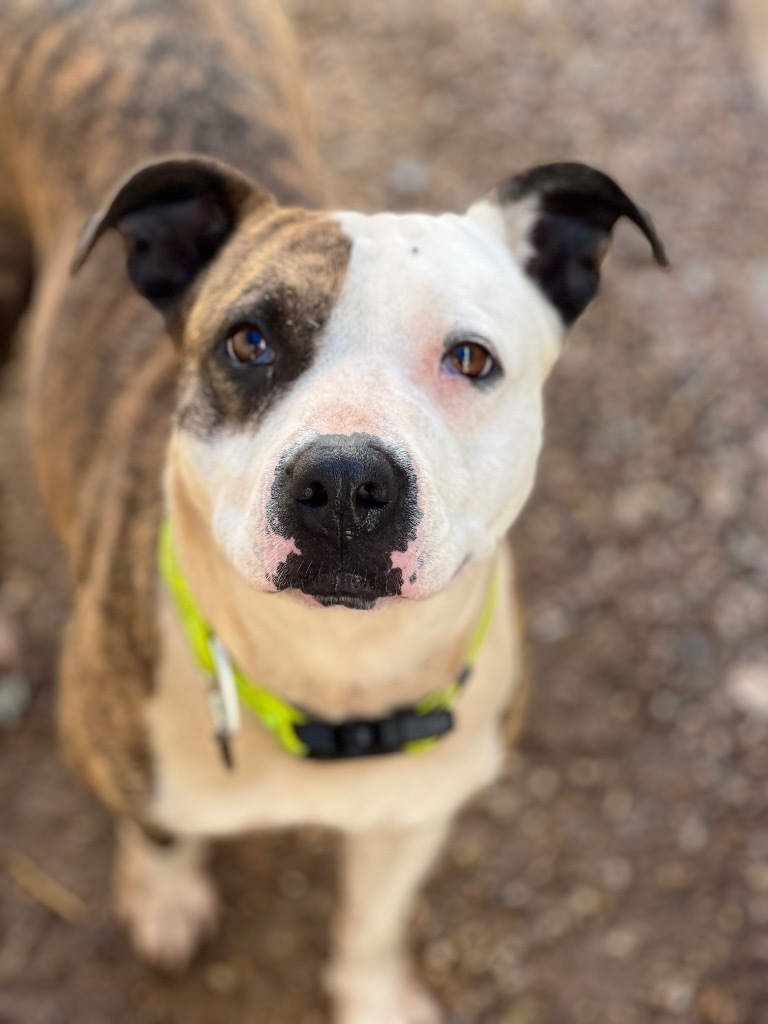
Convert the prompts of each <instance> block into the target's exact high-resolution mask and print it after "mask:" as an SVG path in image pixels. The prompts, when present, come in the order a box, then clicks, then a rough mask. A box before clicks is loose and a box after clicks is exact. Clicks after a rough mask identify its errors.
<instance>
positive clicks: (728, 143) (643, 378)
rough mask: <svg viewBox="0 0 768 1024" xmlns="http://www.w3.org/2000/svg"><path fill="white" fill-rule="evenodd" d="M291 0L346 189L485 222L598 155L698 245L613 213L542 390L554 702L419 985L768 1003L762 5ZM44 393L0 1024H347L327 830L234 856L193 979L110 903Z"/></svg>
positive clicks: (332, 179)
mask: <svg viewBox="0 0 768 1024" xmlns="http://www.w3.org/2000/svg"><path fill="white" fill-rule="evenodd" d="M288 7H289V11H290V13H291V15H292V17H293V19H294V22H295V25H296V28H297V31H298V34H299V36H300V39H301V42H302V46H303V51H304V56H305V64H306V71H307V77H308V81H309V88H310V94H311V98H312V104H313V108H314V111H315V116H316V124H317V132H318V137H319V142H320V149H321V153H322V156H323V161H324V164H325V166H326V168H327V173H328V181H329V184H330V186H331V188H332V193H333V195H334V197H335V200H336V205H337V206H339V207H343V208H351V207H357V208H362V209H365V210H374V209H381V208H394V209H398V210H410V209H428V210H444V209H450V210H461V209H463V208H464V207H466V206H467V205H468V204H469V203H471V202H472V201H473V200H474V199H476V198H477V197H478V196H479V195H481V194H482V193H483V192H484V191H485V190H486V189H487V188H488V187H489V186H490V185H492V184H493V183H494V182H495V181H497V180H498V179H499V178H502V177H504V176H505V175H506V174H508V173H510V172H512V171H514V170H518V169H520V168H523V167H525V166H526V165H529V164H532V163H540V162H544V161H548V160H554V159H579V160H583V161H586V162H588V163H591V164H594V165H595V166H597V167H600V168H601V169H603V170H606V171H607V172H609V173H610V174H611V175H613V176H614V177H616V178H617V180H618V181H619V182H620V183H621V184H622V185H623V186H624V187H625V188H626V189H627V191H628V192H629V193H630V194H631V195H632V196H633V198H635V199H636V200H638V201H639V202H640V203H641V204H642V205H644V206H646V207H647V208H648V209H649V210H650V211H651V212H652V214H653V217H654V219H655V221H656V224H657V226H658V228H659V231H660V233H661V235H662V237H663V238H664V240H665V242H666V244H667V247H668V251H669V254H670V257H671V260H672V270H671V272H669V273H666V274H665V273H662V272H660V271H658V270H657V269H655V268H654V267H653V266H652V265H651V263H650V258H649V255H648V252H647V249H646V247H645V244H644V242H643V241H642V239H641V238H640V237H639V236H637V237H636V235H635V233H634V232H633V231H632V230H631V228H629V227H626V226H623V227H619V228H618V229H617V231H616V238H615V245H614V248H613V255H612V257H611V258H610V259H609V261H608V263H607V265H606V268H605V272H604V275H603V284H602V289H601V295H600V297H599V299H598V301H597V302H596V303H595V305H594V306H593V307H592V308H591V309H590V310H589V311H588V312H587V314H586V315H585V316H584V318H583V320H582V321H580V322H579V324H577V326H576V328H575V329H574V330H573V332H572V335H571V337H570V340H569V342H568V345H567V348H566V351H565V354H564V356H563V358H562V360H561V361H560V364H559V365H558V367H557V368H556V370H555V372H554V375H553V378H552V380H551V382H550V385H549V387H548V390H547V405H548V410H549V413H548V420H547V439H546V446H545V451H544V456H543V459H542V463H541V469H540V474H539V480H538V485H537V488H536V492H535V495H534V498H533V499H532V501H531V503H530V505H529V507H528V509H527V511H526V512H525V513H524V515H523V517H522V520H521V522H520V523H519V525H518V527H517V528H516V530H515V540H516V547H517V551H518V559H519V565H520V571H521V575H522V580H523V589H524V594H525V598H526V603H527V607H528V617H529V642H530V653H531V672H532V676H533V681H534V699H533V707H532V712H531V715H530V717H529V720H528V724H527V727H526V730H525V733H524V736H523V739H522V742H521V744H520V746H519V748H518V749H517V750H516V751H515V752H514V753H513V754H512V755H511V757H510V760H509V765H508V768H507V770H506V773H505V776H504V778H503V780H502V781H501V782H499V783H498V784H497V785H496V786H494V787H493V788H492V789H491V790H490V791H488V792H487V793H486V794H484V795H483V796H481V797H480V798H478V799H476V800H475V801H474V802H473V803H472V804H471V806H470V807H468V808H467V810H466V812H465V813H464V814H463V816H462V817H461V819H460V821H459V822H458V824H457V828H456V830H455V832H454V836H453V839H452V841H451V843H450V845H449V847H448V849H447V851H446V855H445V858H444V860H443V862H442V865H441V867H440V868H439V870H438V871H437V873H436V875H435V877H434V880H433V881H432V883H431V884H430V886H429V888H428V890H427V892H426V893H425V895H424V896H423V898H422V899H421V900H420V901H419V904H418V908H417V913H416V919H415V927H414V933H413V934H414V938H415V944H416V948H417V952H418V956H419V958H420V961H421V963H422V965H423V969H424V972H425V974H426V976H427V978H428V980H429V982H430V983H431V984H432V985H433V987H434V988H435V990H436V992H437V993H438V995H439V996H440V998H441V1000H442V1002H443V1003H444V1004H445V1005H446V1007H447V1008H448V1011H449V1012H448V1019H449V1022H450V1024H651V1022H653V1024H674V1022H691V1024H699V1022H701V1024H768V800H767V794H766V780H767V779H768V742H767V740H768V516H767V515H766V510H768V403H767V402H766V395H767V394H768V345H766V343H765V341H764V335H765V332H766V328H768V26H766V24H765V22H766V19H767V16H766V9H768V5H765V0H738V2H737V0H733V3H730V2H729V0H679V2H677V3H675V4H670V3H668V2H667V0H664V2H662V0H419V2H418V3H415V2H413V0H381V2H379V3H377V4H361V3H355V2H354V0H324V2H322V3H320V2H315V0H290V2H289V4H288ZM761 89H762V92H761ZM21 392H22V385H21V383H20V379H19V375H18V373H17V374H16V375H13V376H11V377H10V378H8V379H7V380H6V382H5V384H4V393H5V394H4V400H3V403H2V404H0V437H2V438H3V439H4V440H3V444H2V446H1V448H0V480H2V485H1V486H2V492H0V499H1V500H2V504H1V505H0V515H1V516H2V518H1V520H0V522H1V523H2V537H1V538H0V545H1V550H2V559H1V561H0V570H1V571H0V580H2V582H1V583H0V602H1V603H2V605H3V606H4V607H5V608H6V609H7V610H8V611H10V612H11V613H12V614H13V615H14V617H15V619H16V621H17V622H18V623H19V624H20V625H21V626H22V629H23V635H24V637H25V666H26V673H27V676H28V677H29V679H30V681H31V684H32V689H33V692H34V695H35V700H34V704H33V706H32V710H31V712H29V713H28V714H27V715H26V716H25V718H24V719H23V722H22V724H21V725H20V726H17V727H16V728H12V729H11V728H9V729H7V730H6V732H5V733H2V732H0V1022H1V1024H38V1022H39V1024H60V1022H61V1024H63V1022H70V1021H71V1022H77V1024H105V1022H108V1024H166V1022H167V1024H176V1022H184V1024H209V1022H213V1021H216V1022H223V1024H229V1022H235V1021H238V1022H239V1021H244V1020H247V1021H249V1022H253V1024H321V1022H323V1021H325V1020H327V1007H326V1004H325V1002H324V998H323V996H322V994H321V991H320V988H319V983H318V976H319V972H320V969H321V965H322V961H323V958H324V955H325V952H326V949H327V944H328V920H329V915H330V913H331V911H332V908H333V906H334V888H335V877H334V849H335V847H334V841H333V838H332V837H330V836H328V835H326V834H324V833H322V832H319V831H314V830H307V831H302V832H301V833H298V834H281V835H274V836H266V837H256V838H253V839H249V840H247V841H243V842H238V843H230V844H223V845H222V846H221V847H220V848H219V851H218V853H217V855H216V859H215V871H216V875H217V877H218V878H219V880H220V882H221V885H222V887H223V893H224V903H225V907H226V913H225V916H224V920H223V928H222V932H221V935H220V936H219V938H218V939H217V940H216V941H215V942H213V943H212V944H211V945H210V946H208V947H207V948H206V949H205V951H204V952H203V954H202V955H201V956H200V957H199V958H198V959H197V961H196V962H195V964H194V967H193V969H192V971H191V973H190V974H189V975H188V976H187V977H185V978H182V979H179V980H168V979H165V978H163V977H161V976H159V975H157V974H155V973H153V972H152V971H150V970H149V969H147V968H145V967H143V966H141V965H140V964H138V963H137V962H136V961H135V960H134V959H133V957H132V955H131V954H130V952H129V950H128V948H127V944H126V942H125V940H124V938H123V937H122V935H121V934H120V933H119V932H118V931H117V930H116V929H115V928H114V927H113V925H112V924H111V922H110V919H109V912H108V902H107V892H108V873H109V852H110V848H111V838H110V826H109V821H108V819H107V816H106V814H105V813H104V812H103V810H102V809H101V807H100V806H98V805H97V804H96V802H95V801H94V800H93V799H92V798H91V797H90V796H89V795H88V794H87V793H85V792H84V791H83V790H82V789H81V788H80V787H79V785H78V784H77V783H76V782H74V781H73V780H72V778H71V777H70V775H69V774H68V772H67V771H65V770H64V769H63V767H62V766H61V765H60V762H59V759H58V756H57V754H56V750H55V740H54V737H53V731H52V704H53V681H54V665H55V648H56V635H57V630H58V628H59V627H60V625H61V622H62V620H63V616H64V613H65V609H66V588H65V586H64V585H63V574H62V570H61V565H60V560H59V556H58V554H57V551H56V549H55V547H54V546H53V545H52V544H51V542H50V539H49V536H48V533H47V530H46V527H45V525H44V523H43V521H42V517H41V515H40V513H39V511H38V510H37V505H36V499H35V497H34V487H33V485H32V484H31V482H30V474H29V470H28V468H27V467H26V461H25V459H26V456H25V451H24V444H23V439H22V438H21V437H20V426H19V424H20V422H21V419H22V413H21V411H20V410H21V404H20V403H21V397H22V396H21ZM14 700H15V701H16V703H14ZM14 700H11V699H6V703H5V705H3V704H2V703H0V715H4V716H5V719H6V722H7V723H8V724H9V725H10V724H11V721H12V719H13V717H14V715H15V713H16V711H18V710H20V708H21V704H22V703H23V700H24V695H23V693H19V694H17V698H14Z"/></svg>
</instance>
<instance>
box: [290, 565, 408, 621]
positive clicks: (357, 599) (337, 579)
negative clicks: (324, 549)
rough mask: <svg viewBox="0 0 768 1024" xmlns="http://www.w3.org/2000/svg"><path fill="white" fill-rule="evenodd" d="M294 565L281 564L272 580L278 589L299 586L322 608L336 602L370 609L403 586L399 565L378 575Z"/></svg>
mask: <svg viewBox="0 0 768 1024" xmlns="http://www.w3.org/2000/svg"><path fill="white" fill-rule="evenodd" d="M297 568H298V567H291V568H289V567H288V566H286V565H282V566H281V567H280V569H281V570H282V571H278V573H277V575H276V578H275V580H274V582H275V585H276V586H277V589H278V590H300V591H301V593H303V594H306V595H307V596H308V597H312V598H314V600H315V601H317V603H318V604H320V605H322V606H323V607H325V608H332V607H334V606H336V605H339V606H341V607H343V608H353V609H355V610H357V611H370V609H371V608H373V606H374V605H375V604H376V602H377V601H378V600H379V599H380V598H383V597H395V596H397V595H398V594H399V593H400V588H401V586H402V573H401V572H400V570H399V569H390V570H389V571H388V572H387V573H385V574H383V575H380V574H378V573H377V574H368V573H365V572H360V571H356V570H349V569H344V568H337V569H326V568H321V569H316V570H312V569H311V568H310V567H306V568H305V569H304V570H303V571H297Z"/></svg>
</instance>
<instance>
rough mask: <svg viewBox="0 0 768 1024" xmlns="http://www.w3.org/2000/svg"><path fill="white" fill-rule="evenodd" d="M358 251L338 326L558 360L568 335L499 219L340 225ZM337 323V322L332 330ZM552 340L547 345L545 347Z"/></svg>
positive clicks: (391, 217) (381, 216) (419, 218)
mask: <svg viewBox="0 0 768 1024" xmlns="http://www.w3.org/2000/svg"><path fill="white" fill-rule="evenodd" d="M334 216H335V217H336V219H337V222H338V224H339V226H340V228H341V231H342V233H343V234H344V235H345V236H346V237H347V238H348V239H349V241H350V243H351V249H350V255H349V262H348V265H347V268H346V271H345V275H344V282H343V285H342V287H341V289H340V292H339V294H338V296H337V299H336V302H335V304H334V310H333V318H334V319H335V322H336V325H337V326H341V325H342V322H343V323H344V325H345V326H351V324H350V321H356V322H357V324H358V331H356V332H355V333H356V334H357V336H358V338H359V328H360V327H361V326H362V325H363V324H365V327H366V330H367V331H369V332H371V333H372V334H373V335H380V334H383V333H384V332H385V331H391V329H392V328H395V331H396V333H401V332H402V334H406V335H408V336H409V340H410V341H411V342H413V341H414V340H419V338H417V337H416V335H418V332H419V330H420V328H422V327H424V328H425V333H424V335H423V336H420V337H421V340H422V341H426V340H427V338H428V336H431V338H432V340H433V341H434V340H436V338H437V336H438V335H440V334H442V336H443V337H445V336H446V335H448V334H450V333H451V332H453V331H462V330H464V331H469V332H470V333H472V332H476V333H477V334H479V335H486V336H487V337H488V338H489V340H491V341H496V342H498V343H500V344H501V345H504V343H505V339H507V340H510V341H512V340H515V339H517V340H524V341H530V342H532V343H533V342H536V341H540V342H541V341H543V342H544V347H545V348H547V349H550V348H551V349H552V352H553V353H554V352H556V350H557V348H558V346H559V343H560V325H559V323H558V321H557V318H556V317H555V316H554V315H553V313H552V311H551V310H550V309H549V308H548V306H547V303H546V302H544V301H543V299H542V296H541V295H540V294H539V292H538V289H537V288H536V287H535V286H534V285H533V284H532V282H531V281H530V279H529V278H528V276H527V275H526V274H525V272H524V270H523V268H522V267H521V265H520V263H519V261H518V260H517V259H516V257H515V256H514V255H513V254H512V252H511V251H510V249H509V247H508V245H507V239H506V235H505V231H504V225H503V222H502V219H501V217H499V218H498V220H495V219H493V218H489V217H482V218H475V217H473V216H468V215H466V214H465V215H459V214H452V213H446V214H440V215H436V216H434V215H429V214H419V213H407V214H396V213H377V214H370V215H368V214H361V213H356V212H346V211H343V212H339V213H337V214H335V215H334ZM332 322H333V321H332ZM545 339H546V340H545Z"/></svg>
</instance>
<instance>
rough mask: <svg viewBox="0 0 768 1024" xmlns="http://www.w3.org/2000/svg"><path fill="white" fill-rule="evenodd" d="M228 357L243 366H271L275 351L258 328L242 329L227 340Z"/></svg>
mask: <svg viewBox="0 0 768 1024" xmlns="http://www.w3.org/2000/svg"><path fill="white" fill-rule="evenodd" d="M227 355H228V356H229V358H230V359H231V360H232V362H233V363H238V364H240V365H241V366H242V365H245V366H271V365H272V363H274V361H275V353H274V350H273V349H272V348H271V347H270V346H269V345H268V344H267V342H266V340H265V338H264V335H263V334H262V333H261V331H260V330H259V329H258V327H241V328H240V329H239V330H237V331H235V333H234V334H230V336H229V337H228V338H227Z"/></svg>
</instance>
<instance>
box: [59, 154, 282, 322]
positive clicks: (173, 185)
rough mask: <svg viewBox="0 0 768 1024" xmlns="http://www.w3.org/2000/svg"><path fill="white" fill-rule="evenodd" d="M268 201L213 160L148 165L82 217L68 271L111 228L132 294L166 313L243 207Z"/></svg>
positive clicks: (213, 252) (78, 264)
mask: <svg viewBox="0 0 768 1024" xmlns="http://www.w3.org/2000/svg"><path fill="white" fill-rule="evenodd" d="M272 202H273V199H272V197H271V196H270V195H269V193H267V192H264V191H263V190H261V189H260V188H259V187H258V186H257V185H255V184H254V183H253V182H252V181H251V180H250V179H249V178H247V177H245V175H243V174H240V173H239V172H238V171H235V170H233V169H232V168H231V167H228V166H227V165H226V164H223V163H219V162H218V161H217V160H211V159H208V158H206V157H198V156H189V157H186V156H182V157H174V158H172V159H168V160H161V161H158V162H154V163H151V164H148V165H147V166H145V167H141V168H140V169H139V170H137V171H135V172H133V173H132V174H130V175H128V177H126V178H125V179H124V180H123V181H122V182H121V183H120V184H119V185H118V186H117V188H116V189H115V191H114V192H113V193H112V196H111V197H110V198H109V199H108V201H107V202H106V204H105V205H104V207H103V208H102V209H101V210H100V211H99V212H98V213H96V214H94V216H93V217H91V218H90V220H88V222H87V223H86V225H85V227H84V228H83V231H82V233H81V235H80V239H79V242H78V245H77V251H76V253H75V258H74V261H73V263H72V273H76V272H77V271H78V270H79V269H80V267H82V265H83V263H84V262H85V261H86V259H87V258H88V256H89V255H90V253H91V250H92V249H93V247H94V246H95V245H96V243H97V242H98V240H99V239H100V238H101V236H102V235H103V234H104V233H105V232H106V231H109V230H110V228H115V229H116V230H117V231H118V232H119V233H120V235H122V238H123V241H124V242H125V249H126V255H127V259H128V275H129V277H130V279H131V281H132V282H133V285H134V287H135V288H136V291H138V292H139V294H141V295H143V296H144V297H145V298H146V299H148V300H149V301H150V302H151V303H152V304H153V305H154V306H156V307H157V308H158V309H159V310H160V311H161V312H163V313H167V312H168V311H169V310H170V308H171V307H172V306H173V304H174V303H175V302H176V300H177V299H178V298H179V297H180V296H181V294H182V293H183V292H184V290H185V289H186V288H187V286H188V285H189V284H190V283H191V281H192V280H193V278H194V277H195V276H196V275H197V274H198V273H199V272H200V270H202V268H203V267H204V266H205V265H206V264H207V263H208V262H209V261H210V260H211V259H213V257H214V256H215V255H216V253H217V251H218V250H219V248H220V247H221V246H222V244H223V243H224V242H225V241H226V239H227V238H228V237H229V235H230V234H231V232H232V230H233V228H234V226H235V224H236V222H237V221H238V219H239V218H240V217H241V216H242V215H243V214H244V213H245V212H246V209H248V210H250V209H252V208H255V207H256V206H259V205H262V204H267V203H272Z"/></svg>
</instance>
